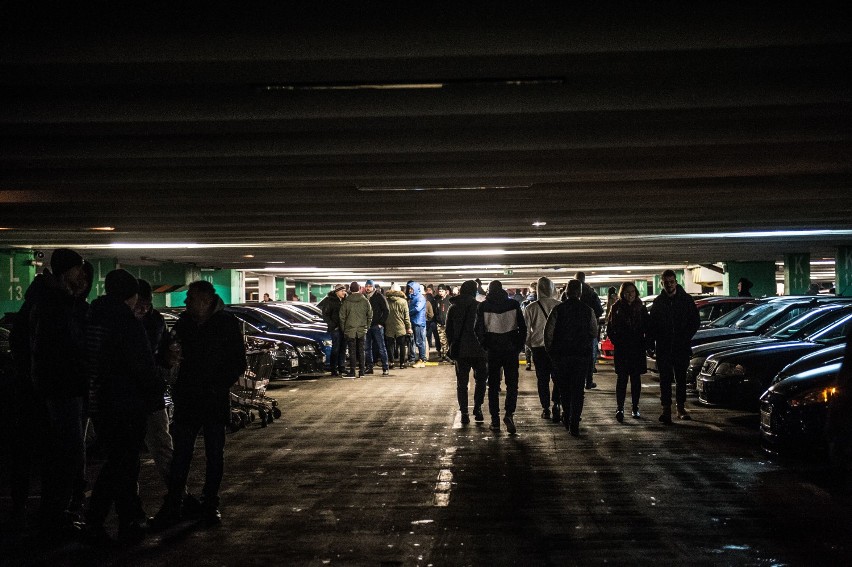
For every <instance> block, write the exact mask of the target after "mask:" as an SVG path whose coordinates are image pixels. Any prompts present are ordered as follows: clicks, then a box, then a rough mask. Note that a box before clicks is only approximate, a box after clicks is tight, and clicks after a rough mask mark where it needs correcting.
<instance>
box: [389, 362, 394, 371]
mask: <svg viewBox="0 0 852 567" xmlns="http://www.w3.org/2000/svg"><path fill="white" fill-rule="evenodd" d="M393 367H394V363H393V362H391V363H390V364H389V365H388V368H390V369H391V370H393Z"/></svg>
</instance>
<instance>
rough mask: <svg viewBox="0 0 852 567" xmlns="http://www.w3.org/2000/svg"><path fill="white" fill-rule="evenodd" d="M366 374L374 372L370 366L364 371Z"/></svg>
mask: <svg viewBox="0 0 852 567" xmlns="http://www.w3.org/2000/svg"><path fill="white" fill-rule="evenodd" d="M364 374H373V369H372V368H368V369H367V370H365V371H364Z"/></svg>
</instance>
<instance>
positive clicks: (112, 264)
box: [86, 258, 119, 303]
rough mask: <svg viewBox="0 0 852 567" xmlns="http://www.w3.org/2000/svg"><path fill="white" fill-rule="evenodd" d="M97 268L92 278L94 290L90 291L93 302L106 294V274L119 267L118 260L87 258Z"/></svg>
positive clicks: (90, 299)
mask: <svg viewBox="0 0 852 567" xmlns="http://www.w3.org/2000/svg"><path fill="white" fill-rule="evenodd" d="M86 260H88V261H89V263H90V264H92V267H93V268H94V270H95V274H94V278H93V279H92V291H90V292H89V298H88V299H89V302H90V303H91V302H92V301H94V300H95V299H97V298H98V297H100V296H101V295H105V294H106V289H104V282H105V281H106V275H107V274H108V273H110V272H111V271H113V270H115V269H116V268H118V267H119V265H118V260H116V259H115V258H86Z"/></svg>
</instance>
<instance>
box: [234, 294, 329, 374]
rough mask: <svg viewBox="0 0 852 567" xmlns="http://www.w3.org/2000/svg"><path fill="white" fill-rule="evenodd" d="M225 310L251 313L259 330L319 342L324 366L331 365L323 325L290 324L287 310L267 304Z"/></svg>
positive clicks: (325, 331) (327, 333) (326, 330)
mask: <svg viewBox="0 0 852 567" xmlns="http://www.w3.org/2000/svg"><path fill="white" fill-rule="evenodd" d="M225 309H226V310H227V309H231V310H237V309H240V310H243V311H244V312H246V313H251V314H252V317H253V318H254V319H255V320H256V321H257V325H256V326H257V327H258V328H260V329H263V330H274V331H275V332H278V333H287V334H291V335H297V336H301V337H306V338H310V339H313V340H316V341H319V343H320V344H321V345H322V348H321V352H323V353H324V354H325V359H326V366H328V365H329V364H330V363H331V334H330V333H329V332H328V326H327V325H326V324H325V323H322V324H321V325H314V324H296V323H291V322H290V321H288V320H287V318H286V317H285V313H287V312H288V311H287V310H285V309H284V308H283V307H281V306H277V305H275V304H269V303H262V304H257V303H255V304H241V305H229V306H227V307H226V308H225Z"/></svg>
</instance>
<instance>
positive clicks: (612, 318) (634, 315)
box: [607, 282, 649, 423]
mask: <svg viewBox="0 0 852 567" xmlns="http://www.w3.org/2000/svg"><path fill="white" fill-rule="evenodd" d="M608 309H609V318H608V320H607V334H608V335H609V338H610V340H611V341H612V344H613V346H614V347H615V353H614V357H613V358H614V359H615V376H616V381H615V404H616V410H615V419H616V420H618V422H619V423H621V422H622V421H624V399H625V398H626V397H627V381H628V379H629V380H630V397H631V401H632V402H633V406H632V407H633V409H632V415H633V417H634V418H636V419H639V418H640V417H641V415H640V413H639V396H640V394H641V392H642V374H643V373H645V372H647V371H648V366H647V362H646V361H647V359H646V357H645V351H646V343H647V334H648V325H649V320H648V309H647V308H646V307H645V304H644V303H642V300H641V299H639V290H637V289H636V285H635V284H633V283H632V282H624V283H623V284H621V289H620V290H619V291H618V299H617V300H616V301H615V302H614V303H613V304H612V305H611V306H608Z"/></svg>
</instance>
